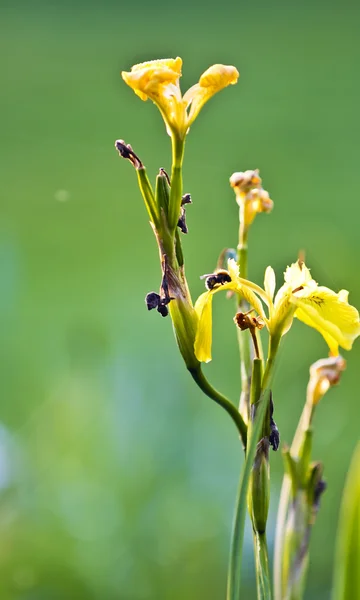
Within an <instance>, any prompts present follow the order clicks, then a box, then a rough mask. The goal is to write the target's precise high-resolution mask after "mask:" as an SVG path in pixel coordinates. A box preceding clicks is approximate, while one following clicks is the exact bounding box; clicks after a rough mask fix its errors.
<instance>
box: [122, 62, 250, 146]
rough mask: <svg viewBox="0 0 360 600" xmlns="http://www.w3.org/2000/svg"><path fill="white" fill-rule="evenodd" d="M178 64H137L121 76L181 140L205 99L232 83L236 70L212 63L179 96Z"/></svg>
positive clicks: (171, 132)
mask: <svg viewBox="0 0 360 600" xmlns="http://www.w3.org/2000/svg"><path fill="white" fill-rule="evenodd" d="M181 67H182V60H181V58H179V57H177V58H175V59H173V58H165V59H161V60H152V61H150V62H145V63H140V64H138V65H135V66H133V67H132V68H131V71H130V72H126V71H123V72H122V73H121V75H122V78H123V79H124V81H125V83H127V85H128V86H130V87H131V88H132V89H133V90H134V92H135V94H137V95H138V96H139V97H140V98H141V100H144V101H145V100H147V99H148V98H150V99H151V100H152V101H153V102H154V103H155V104H156V106H157V107H158V108H159V110H160V112H161V115H162V117H163V119H164V121H165V124H166V128H167V131H168V133H169V135H172V134H176V135H177V136H178V137H179V138H180V139H184V137H185V136H186V134H187V132H188V131H189V127H190V125H191V124H192V123H193V122H194V120H195V119H196V117H197V115H198V114H199V112H200V110H201V108H202V107H203V106H204V104H205V102H207V101H208V100H209V99H210V98H211V96H213V95H214V94H216V92H219V91H220V90H222V89H223V88H225V87H227V86H228V85H233V84H235V83H236V82H237V80H238V77H239V73H238V71H237V69H235V67H232V66H226V65H213V66H212V67H210V68H209V69H207V71H205V73H203V74H202V75H201V77H200V80H199V83H196V84H195V85H193V86H192V87H191V88H190V89H189V90H188V91H187V92H186V93H185V94H184V96H182V94H181V90H180V85H179V79H180V77H181Z"/></svg>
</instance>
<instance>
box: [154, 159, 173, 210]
mask: <svg viewBox="0 0 360 600" xmlns="http://www.w3.org/2000/svg"><path fill="white" fill-rule="evenodd" d="M155 200H156V204H157V207H158V209H159V211H160V212H163V213H164V215H165V217H166V218H167V216H168V212H169V201H170V186H169V182H168V179H167V177H166V175H165V173H164V171H163V170H162V169H160V172H159V174H158V175H157V177H156V185H155Z"/></svg>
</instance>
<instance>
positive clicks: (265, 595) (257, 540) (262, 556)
mask: <svg viewBox="0 0 360 600" xmlns="http://www.w3.org/2000/svg"><path fill="white" fill-rule="evenodd" d="M254 554H255V568H256V574H257V597H258V600H271V583H270V570H269V555H268V547H267V541H266V533H265V532H264V533H257V532H254Z"/></svg>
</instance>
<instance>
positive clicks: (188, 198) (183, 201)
mask: <svg viewBox="0 0 360 600" xmlns="http://www.w3.org/2000/svg"><path fill="white" fill-rule="evenodd" d="M191 203H192V200H191V196H190V194H184V195H183V197H182V198H181V208H180V217H179V220H178V222H177V225H178V227H179V228H180V229H181V231H182V232H183V233H188V231H189V230H188V228H187V225H186V212H185V205H186V204H191Z"/></svg>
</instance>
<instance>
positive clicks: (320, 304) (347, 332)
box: [195, 260, 360, 362]
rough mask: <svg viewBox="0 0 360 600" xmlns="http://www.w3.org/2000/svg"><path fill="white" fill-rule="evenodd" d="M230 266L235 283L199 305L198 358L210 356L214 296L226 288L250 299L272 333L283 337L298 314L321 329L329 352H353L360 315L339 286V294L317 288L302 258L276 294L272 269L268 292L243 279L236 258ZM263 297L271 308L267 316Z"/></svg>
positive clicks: (267, 279) (208, 295) (202, 298)
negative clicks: (351, 350) (239, 273)
mask: <svg viewBox="0 0 360 600" xmlns="http://www.w3.org/2000/svg"><path fill="white" fill-rule="evenodd" d="M228 270H229V274H230V276H231V283H226V284H225V285H221V286H220V285H219V286H217V287H215V288H214V289H213V290H210V291H208V292H205V294H202V295H201V296H200V297H199V298H198V300H197V302H196V304H195V310H196V312H197V315H198V328H197V334H196V339H195V355H196V357H197V359H198V360H199V361H202V362H208V361H210V360H211V339H212V332H211V329H212V327H211V302H212V296H213V294H214V293H216V292H218V291H221V290H226V289H231V290H234V291H236V292H237V293H239V294H240V295H242V296H243V297H244V298H245V299H246V300H247V301H248V303H249V304H250V306H251V307H252V308H254V309H255V311H256V312H257V313H258V314H259V315H260V316H261V318H262V319H263V320H264V322H265V324H266V326H267V328H268V330H269V333H270V335H271V336H274V337H279V338H280V337H281V336H282V335H284V334H285V333H286V332H287V331H288V330H289V329H290V327H291V324H292V321H293V318H294V317H297V318H298V319H299V320H300V321H303V322H304V323H305V324H306V325H309V326H310V327H313V328H314V329H317V330H318V331H319V332H320V333H321V335H322V336H323V338H324V339H325V341H326V343H327V344H328V346H329V349H330V354H331V355H332V356H337V355H338V354H339V346H341V347H342V348H344V349H345V350H350V349H351V347H352V344H353V341H354V340H355V339H356V338H357V337H358V336H359V335H360V320H359V313H358V311H357V310H356V308H355V307H354V306H351V305H350V304H349V303H348V292H347V291H346V290H341V291H340V292H338V293H335V292H333V291H332V290H330V289H329V288H327V287H324V286H319V285H318V284H317V283H316V281H314V279H312V277H311V275H310V271H309V269H308V268H307V267H306V266H305V264H304V263H303V262H301V261H297V262H296V263H294V264H292V265H291V266H290V267H288V268H287V269H286V271H285V283H284V284H283V285H282V286H281V288H280V289H279V290H278V292H277V294H276V296H275V298H274V294H275V285H276V281H275V273H274V271H273V269H272V268H271V267H268V268H267V269H266V272H265V280H264V288H265V289H264V290H262V289H261V288H259V287H258V286H256V285H255V284H253V283H251V282H250V281H247V280H245V279H241V278H240V277H239V275H238V272H236V263H235V261H234V260H230V261H229V264H228ZM257 296H258V297H257ZM254 298H255V299H256V301H254ZM259 298H260V299H261V300H262V302H264V303H265V304H266V305H267V307H268V317H266V315H265V313H264V309H263V306H262V304H261V302H260V300H259Z"/></svg>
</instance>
